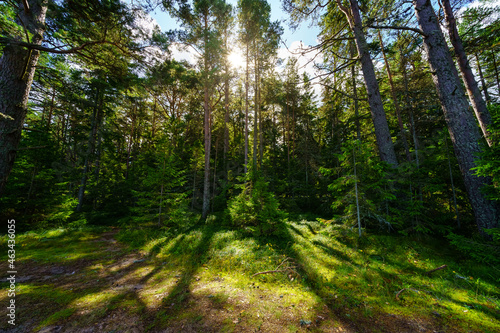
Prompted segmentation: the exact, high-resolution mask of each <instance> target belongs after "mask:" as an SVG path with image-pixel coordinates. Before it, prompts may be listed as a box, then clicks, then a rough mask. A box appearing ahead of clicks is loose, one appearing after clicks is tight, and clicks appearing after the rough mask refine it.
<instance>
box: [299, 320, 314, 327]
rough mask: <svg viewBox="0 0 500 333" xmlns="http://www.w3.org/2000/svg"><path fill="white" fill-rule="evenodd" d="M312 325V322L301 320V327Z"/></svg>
mask: <svg viewBox="0 0 500 333" xmlns="http://www.w3.org/2000/svg"><path fill="white" fill-rule="evenodd" d="M311 324H312V322H311V321H310V320H304V319H301V320H300V326H309V325H311Z"/></svg>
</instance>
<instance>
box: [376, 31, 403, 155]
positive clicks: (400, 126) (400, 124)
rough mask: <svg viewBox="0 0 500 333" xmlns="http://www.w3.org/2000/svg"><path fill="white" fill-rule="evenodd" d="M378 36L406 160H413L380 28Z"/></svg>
mask: <svg viewBox="0 0 500 333" xmlns="http://www.w3.org/2000/svg"><path fill="white" fill-rule="evenodd" d="M378 38H379V40H380V48H381V50H382V56H383V57H384V62H385V69H386V71H387V77H388V78H389V86H390V87H391V96H392V100H393V101H394V109H395V110H396V117H397V118H398V125H399V131H400V133H401V140H402V141H403V146H404V147H405V153H406V160H407V161H408V162H411V155H410V148H409V147H408V140H407V139H406V130H405V127H404V125H403V120H402V118H401V110H400V109H399V103H398V98H397V96H396V89H395V88H394V82H393V81H392V72H391V67H390V66H389V60H387V56H386V55H385V51H384V41H383V40H382V35H381V33H380V30H379V32H378Z"/></svg>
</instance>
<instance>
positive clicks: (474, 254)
mask: <svg viewBox="0 0 500 333" xmlns="http://www.w3.org/2000/svg"><path fill="white" fill-rule="evenodd" d="M485 232H486V233H488V234H489V235H490V236H492V239H493V240H492V241H485V240H483V239H481V240H475V239H470V238H467V237H465V236H462V235H457V234H454V233H450V234H449V235H448V236H447V237H448V239H449V240H450V243H451V244H452V245H454V246H455V247H456V248H457V249H458V250H459V251H460V252H462V253H464V254H465V255H467V256H469V257H471V258H472V259H474V260H477V261H479V262H482V263H489V264H492V265H498V264H500V228H496V229H489V230H485Z"/></svg>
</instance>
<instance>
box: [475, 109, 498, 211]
mask: <svg viewBox="0 0 500 333" xmlns="http://www.w3.org/2000/svg"><path fill="white" fill-rule="evenodd" d="M489 111H490V113H491V118H492V120H493V121H492V125H491V126H490V128H489V131H490V133H491V141H492V145H491V147H487V146H486V145H484V147H483V152H482V153H481V155H480V158H479V159H477V160H476V165H477V167H476V168H475V170H476V174H477V175H478V176H483V177H490V178H491V180H492V183H491V184H490V185H486V186H485V187H484V191H485V192H486V193H487V195H488V198H489V199H490V200H495V201H497V202H499V201H500V159H499V158H498V157H499V156H500V104H490V105H489Z"/></svg>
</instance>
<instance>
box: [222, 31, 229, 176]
mask: <svg viewBox="0 0 500 333" xmlns="http://www.w3.org/2000/svg"><path fill="white" fill-rule="evenodd" d="M226 40H227V37H226ZM226 43H227V41H226ZM228 126H229V66H228V65H227V63H226V73H225V79H224V157H223V159H224V179H225V180H226V181H228V170H229V168H228V157H227V155H228V152H229V127H228Z"/></svg>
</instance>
